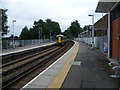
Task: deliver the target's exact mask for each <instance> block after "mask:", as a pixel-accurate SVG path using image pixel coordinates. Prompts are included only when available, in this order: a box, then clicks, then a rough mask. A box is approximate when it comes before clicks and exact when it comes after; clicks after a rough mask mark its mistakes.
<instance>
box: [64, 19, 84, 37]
mask: <svg viewBox="0 0 120 90" xmlns="http://www.w3.org/2000/svg"><path fill="white" fill-rule="evenodd" d="M80 32H82V28H81V27H80V24H79V23H78V21H77V20H75V21H73V22H71V26H70V27H68V28H67V30H65V31H64V35H65V36H66V37H67V38H70V39H71V38H75V37H78V34H79V33H80Z"/></svg>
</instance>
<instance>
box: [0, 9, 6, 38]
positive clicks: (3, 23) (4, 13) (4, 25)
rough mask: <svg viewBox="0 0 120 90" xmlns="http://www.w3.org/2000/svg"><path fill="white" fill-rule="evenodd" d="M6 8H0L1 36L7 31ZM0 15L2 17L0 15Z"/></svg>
mask: <svg viewBox="0 0 120 90" xmlns="http://www.w3.org/2000/svg"><path fill="white" fill-rule="evenodd" d="M7 11H8V10H7V9H0V20H1V21H2V22H1V24H2V36H4V35H5V34H7V33H8V26H7V21H8V20H7V19H8V17H7V14H6V12H7ZM1 16H2V17H1Z"/></svg>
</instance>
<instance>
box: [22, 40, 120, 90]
mask: <svg viewBox="0 0 120 90" xmlns="http://www.w3.org/2000/svg"><path fill="white" fill-rule="evenodd" d="M108 63H109V60H108V59H107V58H106V57H105V55H104V54H103V53H102V52H100V51H99V50H98V49H91V47H90V46H88V45H86V44H85V43H82V42H76V41H75V44H74V46H73V47H72V48H71V49H70V50H69V51H68V52H67V53H65V54H64V55H63V56H62V57H61V58H59V59H58V60H57V61H55V62H54V63H53V64H52V65H50V66H49V67H48V68H47V69H45V70H44V71H43V72H42V73H40V74H39V75H38V76H37V77H35V78H34V79H33V80H31V81H30V82H29V83H27V84H26V85H25V86H23V87H22V88H21V90H24V89H26V88H109V89H110V88H112V89H113V90H114V89H116V90H118V89H119V88H120V79H115V78H111V77H110V75H111V74H112V71H111V69H110V67H109V66H108Z"/></svg>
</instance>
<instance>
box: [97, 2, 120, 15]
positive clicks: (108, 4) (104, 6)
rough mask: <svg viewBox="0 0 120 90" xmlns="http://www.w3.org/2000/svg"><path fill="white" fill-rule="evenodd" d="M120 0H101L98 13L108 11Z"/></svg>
mask: <svg viewBox="0 0 120 90" xmlns="http://www.w3.org/2000/svg"><path fill="white" fill-rule="evenodd" d="M119 1H120V0H99V2H98V5H97V8H96V11H95V12H96V13H107V12H108V11H109V10H111V8H112V7H113V6H114V5H115V4H116V3H117V2H119Z"/></svg>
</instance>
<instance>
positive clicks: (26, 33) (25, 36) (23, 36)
mask: <svg viewBox="0 0 120 90" xmlns="http://www.w3.org/2000/svg"><path fill="white" fill-rule="evenodd" d="M29 37H30V36H29V30H28V28H27V26H25V27H24V28H23V29H22V32H21V34H20V39H21V40H27V39H29Z"/></svg>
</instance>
